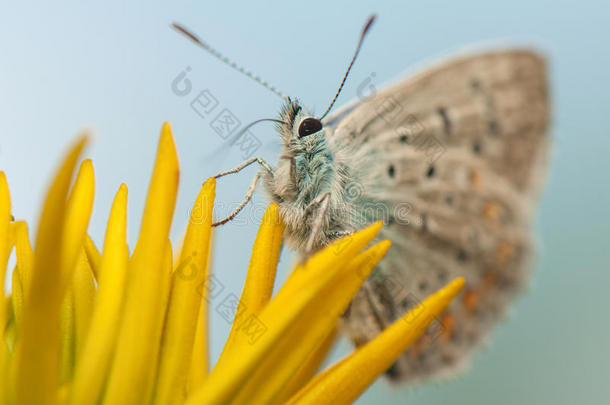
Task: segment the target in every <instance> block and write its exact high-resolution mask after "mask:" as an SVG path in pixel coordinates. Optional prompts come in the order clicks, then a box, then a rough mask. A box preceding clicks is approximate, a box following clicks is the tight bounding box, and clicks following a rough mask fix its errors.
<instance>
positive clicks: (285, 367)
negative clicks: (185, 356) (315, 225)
mask: <svg viewBox="0 0 610 405" xmlns="http://www.w3.org/2000/svg"><path fill="white" fill-rule="evenodd" d="M390 244H391V243H390V241H382V242H379V243H378V244H376V245H374V246H372V247H371V248H370V249H368V250H366V251H365V252H362V253H360V254H359V255H357V256H356V257H355V258H353V259H352V260H351V261H349V263H348V264H347V266H344V269H342V270H341V271H340V272H339V273H338V274H337V275H336V276H335V277H334V278H333V280H332V282H330V283H329V284H328V285H327V286H325V287H324V288H323V289H322V290H321V292H320V294H319V295H318V296H317V299H316V300H312V302H311V303H309V305H307V306H306V307H305V310H304V311H303V312H302V313H301V314H300V315H299V316H298V318H297V321H296V322H295V323H294V325H293V326H292V327H291V328H290V329H288V330H287V331H286V332H285V333H284V335H283V336H282V338H281V339H279V340H278V341H277V342H275V344H274V347H273V349H272V350H271V351H270V352H269V353H267V355H266V356H265V359H264V361H261V363H260V364H258V366H257V367H256V369H255V370H254V371H253V372H252V374H250V376H249V377H248V379H247V381H246V382H245V384H244V385H243V386H242V387H241V389H240V390H239V393H238V394H237V395H236V396H235V399H234V400H233V403H235V404H248V403H271V402H272V401H273V400H274V399H275V398H277V396H278V393H279V392H280V391H281V390H283V389H284V387H285V386H286V383H287V382H288V381H290V379H292V377H293V376H294V375H295V373H297V371H298V370H299V369H300V368H301V367H302V366H303V363H305V362H306V360H307V358H308V357H309V355H310V354H311V353H312V352H313V351H314V350H315V349H316V348H317V347H318V346H319V345H320V344H321V342H323V341H324V339H325V338H326V337H327V336H328V334H329V333H330V332H331V331H332V330H333V329H334V328H335V327H336V325H337V321H338V319H339V317H340V316H341V314H343V313H344V312H345V310H346V309H347V307H348V305H349V303H350V301H351V300H352V298H353V297H354V296H355V295H356V293H357V292H358V290H359V289H360V287H361V286H362V283H364V280H366V278H367V277H368V275H369V274H370V272H371V271H372V270H373V268H374V267H375V266H376V265H377V263H378V262H379V260H381V258H382V257H383V256H384V255H385V253H386V252H387V250H388V248H389V247H390ZM294 342H299V344H298V345H295V344H294ZM291 394H292V393H291Z"/></svg>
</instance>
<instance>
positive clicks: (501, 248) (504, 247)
mask: <svg viewBox="0 0 610 405" xmlns="http://www.w3.org/2000/svg"><path fill="white" fill-rule="evenodd" d="M514 252H515V247H514V246H513V245H511V244H510V243H508V242H506V241H503V242H500V243H498V246H497V247H496V257H497V259H498V260H499V261H500V262H501V263H506V262H508V261H509V260H510V259H511V258H512V256H513V253H514Z"/></svg>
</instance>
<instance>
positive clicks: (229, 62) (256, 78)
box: [172, 23, 290, 101]
mask: <svg viewBox="0 0 610 405" xmlns="http://www.w3.org/2000/svg"><path fill="white" fill-rule="evenodd" d="M172 27H173V28H174V29H175V30H176V31H178V32H180V33H181V34H183V35H185V36H186V37H188V38H189V39H190V40H191V41H193V42H195V43H196V44H197V45H199V46H200V47H201V48H203V49H205V50H206V51H208V52H209V53H211V54H212V56H215V57H216V58H217V59H219V60H220V61H221V62H223V63H225V64H227V65H229V66H231V67H232V68H233V69H235V70H237V71H238V72H240V73H243V74H244V75H246V76H248V77H249V78H250V79H253V80H254V81H256V82H257V83H259V84H261V85H263V86H264V87H265V88H266V89H269V90H271V91H272V92H274V93H275V94H277V95H278V96H280V97H281V98H283V99H284V100H286V101H290V98H289V97H288V96H287V95H286V94H284V93H282V92H281V91H280V90H278V89H277V88H275V87H274V86H272V85H270V84H269V83H267V82H266V81H265V80H263V79H262V78H261V77H260V76H257V75H255V74H254V73H252V72H250V71H248V70H246V69H244V68H243V67H242V66H239V65H238V64H237V63H235V62H233V61H232V60H231V59H229V58H227V57H226V56H224V55H223V54H221V53H220V52H218V51H217V50H216V49H214V48H212V47H211V46H210V45H208V44H206V43H205V42H203V41H202V40H201V39H199V37H197V36H196V35H195V34H193V33H192V32H191V31H189V30H188V29H186V28H184V27H183V26H182V25H180V24H177V23H172Z"/></svg>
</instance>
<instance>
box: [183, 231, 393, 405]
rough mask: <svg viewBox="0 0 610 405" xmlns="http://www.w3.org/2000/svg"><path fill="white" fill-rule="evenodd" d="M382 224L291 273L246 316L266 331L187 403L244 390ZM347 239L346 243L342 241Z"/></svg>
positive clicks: (231, 355)
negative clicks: (254, 312) (255, 312)
mask: <svg viewBox="0 0 610 405" xmlns="http://www.w3.org/2000/svg"><path fill="white" fill-rule="evenodd" d="M380 229H381V223H376V224H374V225H371V226H370V227H368V228H366V229H364V230H362V231H360V232H357V233H355V234H353V235H350V236H348V237H346V238H343V239H342V240H340V241H337V242H335V243H333V244H332V245H330V246H328V247H327V248H325V249H323V250H322V251H320V252H318V253H317V254H316V255H314V256H313V257H312V258H311V259H310V260H308V261H307V263H305V265H304V267H303V269H302V270H303V271H300V272H298V273H295V274H293V275H292V276H291V277H290V278H289V280H288V281H287V282H286V283H285V285H284V287H283V288H282V289H281V290H280V291H279V292H278V294H277V295H276V297H274V298H273V299H272V300H271V301H270V302H269V304H268V305H266V306H265V308H264V309H263V310H262V311H261V313H260V316H258V317H249V320H251V321H252V322H254V324H253V325H252V327H257V328H258V329H259V330H260V328H261V327H262V328H266V330H264V331H263V333H262V334H260V333H258V334H257V335H256V336H253V338H255V339H256V341H253V343H255V344H252V345H250V346H249V347H247V348H244V349H243V350H241V349H240V348H239V347H237V349H240V350H233V351H231V352H228V353H227V354H226V357H225V358H224V359H223V362H219V363H217V364H216V367H215V368H214V369H213V370H212V372H211V373H210V375H209V377H208V378H207V380H206V381H205V383H204V385H203V387H202V388H200V389H199V390H198V391H197V392H195V393H194V394H193V395H192V396H191V397H190V398H189V399H188V401H187V404H189V405H190V404H193V405H194V404H201V403H211V404H214V403H229V402H230V401H231V400H232V399H233V398H234V396H235V395H236V394H237V393H238V392H239V390H240V389H241V387H243V386H244V385H245V384H246V382H247V380H248V378H249V376H250V375H252V373H253V372H254V371H255V369H256V368H257V367H258V365H259V364H260V363H261V362H262V361H263V359H264V358H265V357H266V355H267V354H268V353H269V352H270V351H271V350H273V348H274V346H275V345H276V343H277V342H278V341H279V340H281V339H282V337H283V334H284V333H286V331H287V330H289V329H290V327H291V326H293V325H294V324H295V323H297V322H298V321H299V316H300V315H301V313H302V312H303V311H304V310H305V309H306V308H307V306H308V305H309V304H311V302H312V301H313V300H315V299H316V298H317V299H320V300H322V298H321V297H320V293H321V292H324V289H325V287H326V286H328V285H329V283H330V282H331V281H332V280H333V277H334V276H336V275H337V274H338V273H339V272H340V271H341V270H342V269H343V268H344V267H345V263H347V261H348V259H349V258H352V257H354V256H355V255H356V254H357V253H358V252H360V250H362V248H364V247H365V246H366V245H367V244H368V243H369V242H371V240H373V238H374V237H375V236H376V235H377V233H379V230H380ZM347 238H349V243H345V240H346V239H347Z"/></svg>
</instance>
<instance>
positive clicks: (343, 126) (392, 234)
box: [325, 50, 549, 382]
mask: <svg viewBox="0 0 610 405" xmlns="http://www.w3.org/2000/svg"><path fill="white" fill-rule="evenodd" d="M325 124H326V126H327V127H328V128H329V130H330V131H332V133H333V135H332V137H331V139H332V142H333V147H334V149H335V150H336V156H337V160H338V161H340V162H342V163H343V164H344V165H345V166H346V167H347V170H348V172H349V173H350V175H351V177H352V179H353V181H354V182H355V183H356V184H357V185H358V186H357V187H355V188H356V190H357V193H356V194H358V195H357V196H355V197H356V198H355V199H354V205H355V207H357V211H359V212H361V214H362V215H361V218H363V219H364V221H363V222H370V221H371V220H375V219H383V220H384V221H385V222H386V226H384V228H383V231H382V237H383V238H389V239H391V240H392V241H393V246H392V248H391V249H390V251H389V252H388V255H387V257H386V258H385V259H384V260H383V261H382V262H381V264H380V266H379V268H378V269H376V270H375V272H374V274H373V275H372V276H371V277H370V278H369V279H368V280H367V281H366V282H365V285H364V286H363V288H362V289H361V290H360V292H359V293H358V295H357V296H356V298H355V299H354V301H353V302H352V304H351V307H350V310H349V311H348V312H347V313H346V315H345V319H344V320H345V322H344V323H345V330H346V332H347V333H348V335H349V336H350V337H351V338H352V340H353V341H354V342H355V343H356V344H362V343H364V342H366V341H368V340H370V339H372V338H373V337H374V336H375V335H377V334H378V333H379V332H380V331H381V330H383V329H384V328H385V327H387V326H388V325H389V324H391V323H392V322H393V321H394V320H396V319H397V318H398V317H399V316H401V315H402V314H404V313H405V311H407V310H409V309H411V308H414V307H416V306H417V303H418V302H419V301H421V300H423V299H424V298H425V297H426V296H428V295H429V294H431V293H432V292H434V291H436V290H438V289H439V288H440V287H442V286H443V285H445V284H446V283H447V282H448V281H450V280H451V279H453V278H455V277H458V276H461V277H464V278H465V279H466V287H465V289H464V291H463V292H462V293H461V295H460V296H459V297H458V298H456V300H455V301H454V302H453V303H452V304H451V306H450V307H449V309H448V310H447V311H446V313H445V314H444V315H443V316H442V318H441V319H438V320H437V321H436V322H435V324H434V325H433V326H432V327H431V328H430V330H429V331H428V333H427V334H426V335H424V336H423V337H422V338H420V339H419V341H417V342H416V343H415V344H414V345H413V346H412V347H411V348H410V349H409V350H408V352H406V353H405V354H404V355H403V356H402V357H401V358H400V359H399V360H398V361H397V362H396V363H395V364H394V366H393V367H392V368H391V369H390V370H389V371H388V375H389V376H390V377H393V378H395V379H397V380H401V381H403V380H407V381H410V382H413V381H417V380H422V379H427V378H432V377H442V376H446V375H452V374H454V373H455V372H456V371H458V370H459V369H460V368H463V367H464V366H465V365H466V364H467V360H468V359H469V358H470V357H471V354H472V353H473V352H474V350H475V349H476V348H478V347H479V346H481V345H482V344H483V343H484V342H485V341H486V339H487V337H488V336H489V334H490V332H491V331H492V329H493V327H494V325H496V324H497V323H498V320H500V319H502V318H503V317H504V316H505V315H506V313H507V309H508V307H509V305H510V303H511V302H512V300H513V299H514V297H515V296H516V295H517V294H518V293H519V292H520V291H522V290H523V287H524V286H525V285H526V284H527V280H528V274H529V267H530V258H531V256H532V248H531V240H530V224H531V216H532V209H533V205H534V203H535V200H536V196H537V194H538V191H539V185H540V182H541V178H542V175H543V173H542V171H543V170H542V169H543V167H544V166H545V160H546V155H547V153H546V152H547V150H548V143H549V142H548V136H547V127H548V125H549V103H548V90H547V76H546V67H545V60H544V59H543V57H541V56H540V55H538V54H537V53H533V52H531V51H526V50H510V51H499V52H490V53H483V54H478V55H471V56H464V57H460V58H456V59H454V60H452V61H449V62H446V63H443V64H440V65H437V66H436V67H433V68H431V69H427V70H425V71H423V73H421V74H419V75H416V76H413V77H412V78H409V79H406V80H404V81H401V82H399V83H397V84H395V85H393V86H391V87H389V88H387V89H385V90H383V91H380V92H379V93H377V94H374V95H373V96H371V97H370V98H368V99H366V100H361V101H359V102H358V103H356V104H353V105H352V106H350V107H347V108H346V109H344V110H343V111H339V112H338V113H336V114H334V115H333V116H331V117H329V119H328V120H327V121H326V123H325ZM352 194H353V193H352ZM351 197H354V196H353V195H352V196H351ZM371 208H373V209H371Z"/></svg>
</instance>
